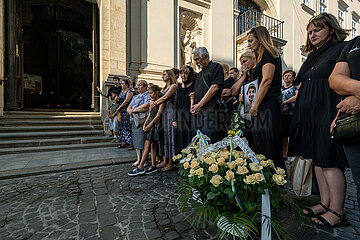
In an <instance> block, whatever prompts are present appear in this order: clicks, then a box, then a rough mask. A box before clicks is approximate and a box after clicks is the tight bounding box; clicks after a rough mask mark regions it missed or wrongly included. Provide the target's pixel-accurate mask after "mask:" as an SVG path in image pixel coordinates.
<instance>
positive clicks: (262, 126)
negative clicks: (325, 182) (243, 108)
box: [247, 26, 285, 168]
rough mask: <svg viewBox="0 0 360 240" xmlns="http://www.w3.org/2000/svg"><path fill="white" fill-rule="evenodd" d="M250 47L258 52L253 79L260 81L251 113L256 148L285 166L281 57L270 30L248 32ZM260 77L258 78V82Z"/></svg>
mask: <svg viewBox="0 0 360 240" xmlns="http://www.w3.org/2000/svg"><path fill="white" fill-rule="evenodd" d="M247 39H248V47H249V48H250V50H251V51H253V52H254V53H255V62H256V63H255V67H254V69H253V70H252V73H251V80H252V81H253V82H254V84H256V83H258V84H259V85H258V92H257V94H256V97H255V100H254V101H253V103H252V105H251V108H250V111H249V114H250V116H251V122H252V134H253V138H254V143H255V151H256V152H257V153H259V154H260V153H261V154H264V155H265V156H266V157H267V158H270V159H272V160H274V163H275V164H276V165H277V166H279V167H282V168H285V163H284V161H283V160H282V153H281V136H280V124H279V122H280V102H279V97H280V93H281V73H282V70H281V59H280V54H279V52H278V50H277V49H276V48H275V47H274V44H273V42H272V40H271V37H270V34H269V32H268V30H267V29H266V28H265V27H263V26H259V27H255V28H253V29H251V30H250V32H249V33H248V35H247ZM256 80H257V81H256Z"/></svg>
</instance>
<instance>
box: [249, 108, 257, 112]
mask: <svg viewBox="0 0 360 240" xmlns="http://www.w3.org/2000/svg"><path fill="white" fill-rule="evenodd" d="M250 110H253V111H255V112H257V111H258V110H257V109H255V108H250Z"/></svg>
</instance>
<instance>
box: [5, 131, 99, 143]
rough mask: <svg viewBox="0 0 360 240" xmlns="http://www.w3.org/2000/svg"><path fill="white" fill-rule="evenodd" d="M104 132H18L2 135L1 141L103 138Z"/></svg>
mask: <svg viewBox="0 0 360 240" xmlns="http://www.w3.org/2000/svg"><path fill="white" fill-rule="evenodd" d="M103 135H104V131H103V130H84V131H61V132H60V131H59V132H43V131H41V132H40V131H39V132H16V133H0V140H6V141H10V140H15V139H17V140H21V139H23V140H25V139H34V138H68V137H80V136H81V137H85V136H103Z"/></svg>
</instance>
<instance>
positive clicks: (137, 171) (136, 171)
mask: <svg viewBox="0 0 360 240" xmlns="http://www.w3.org/2000/svg"><path fill="white" fill-rule="evenodd" d="M144 173H145V169H144V168H142V169H140V168H135V169H134V170H132V171H131V172H129V173H128V175H129V176H131V177H132V176H137V175H143V174H144Z"/></svg>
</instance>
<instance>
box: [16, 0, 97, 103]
mask: <svg viewBox="0 0 360 240" xmlns="http://www.w3.org/2000/svg"><path fill="white" fill-rule="evenodd" d="M16 12H17V14H16V20H15V21H16V23H17V25H20V26H21V30H20V31H19V30H18V31H17V38H16V41H17V42H16V55H17V58H16V64H15V67H16V75H17V99H18V102H20V104H21V107H22V108H25V109H28V108H30V109H34V108H35V109H37V108H40V109H83V110H90V109H93V108H94V91H93V89H94V88H95V87H96V86H97V85H98V78H97V76H98V73H97V69H96V68H95V67H94V66H95V65H96V62H97V61H98V54H97V53H98V49H97V47H98V46H99V44H98V37H97V36H95V34H94V33H97V32H98V31H97V29H98V22H99V21H98V20H99V17H98V9H97V6H96V5H95V4H93V3H90V2H88V1H73V0H62V1H55V0H47V1H44V0H42V1H36V0H17V6H16ZM19 89H20V90H19ZM10 94H11V93H10Z"/></svg>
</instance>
